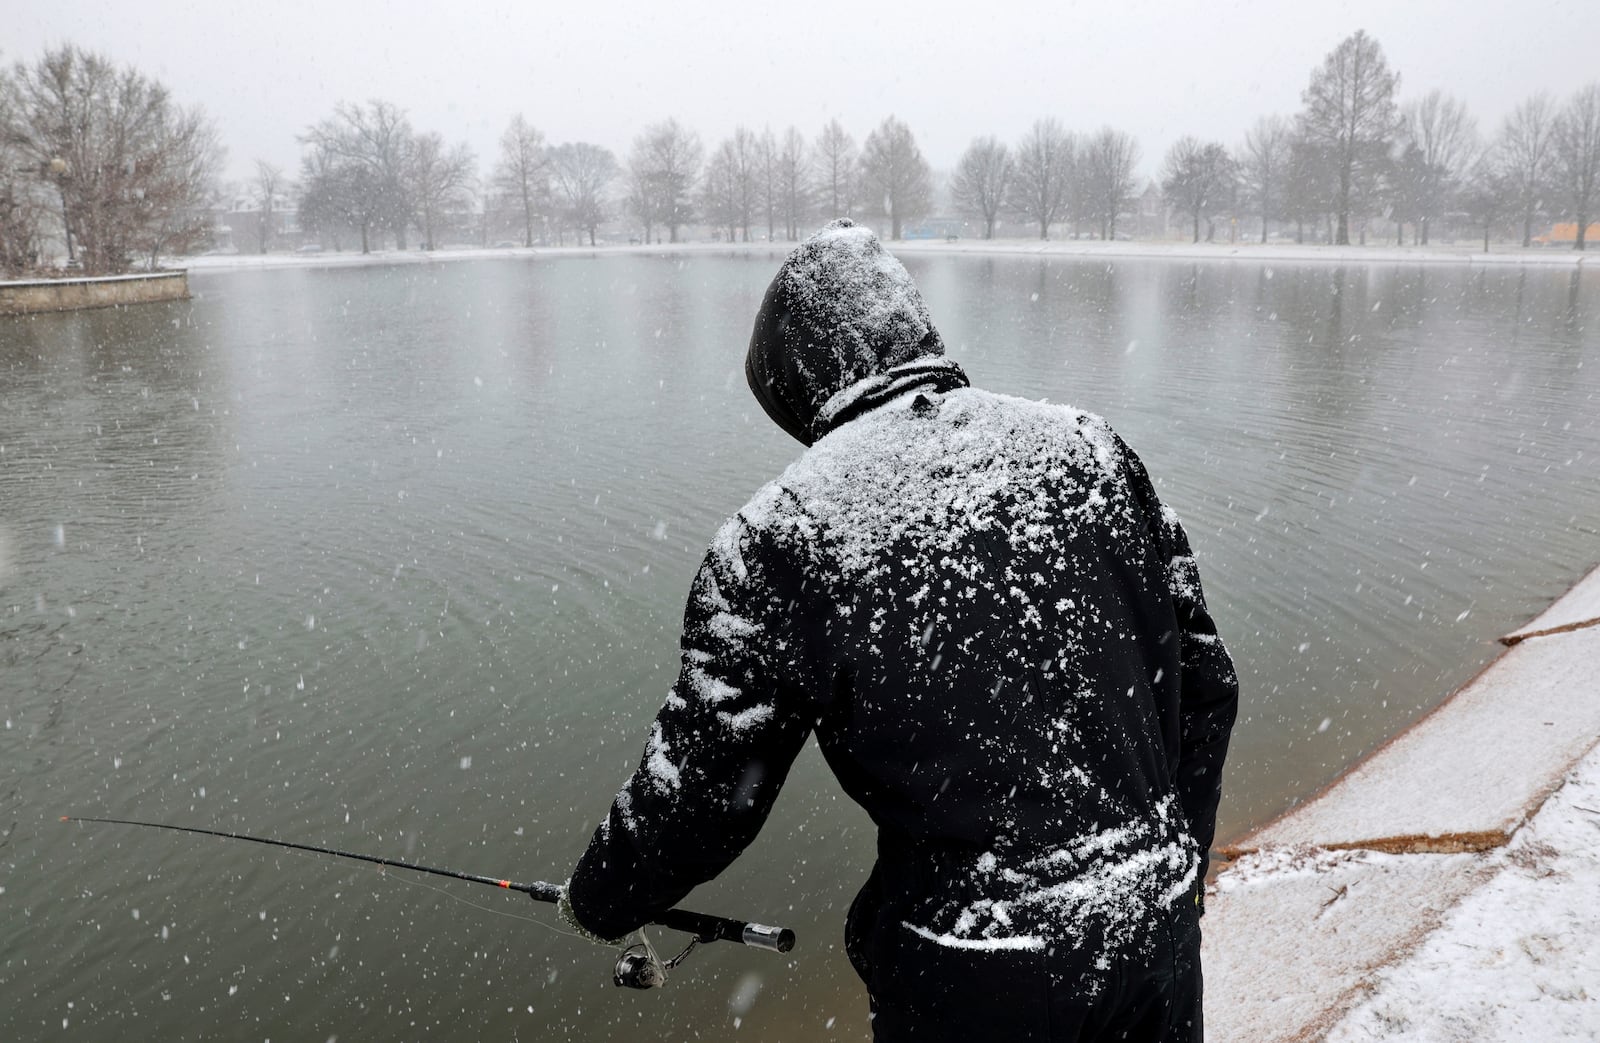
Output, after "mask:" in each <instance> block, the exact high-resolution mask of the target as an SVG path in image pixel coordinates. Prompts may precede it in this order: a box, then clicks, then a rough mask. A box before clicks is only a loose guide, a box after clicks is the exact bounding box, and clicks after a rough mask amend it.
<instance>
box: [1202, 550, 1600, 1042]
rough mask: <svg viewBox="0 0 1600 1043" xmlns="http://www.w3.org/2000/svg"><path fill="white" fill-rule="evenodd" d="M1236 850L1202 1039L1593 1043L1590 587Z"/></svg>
mask: <svg viewBox="0 0 1600 1043" xmlns="http://www.w3.org/2000/svg"><path fill="white" fill-rule="evenodd" d="M1505 640H1506V642H1507V644H1509V645H1511V648H1510V650H1509V651H1508V652H1506V653H1505V655H1503V656H1502V657H1501V658H1500V659H1498V660H1496V661H1495V662H1494V663H1492V664H1490V666H1489V667H1487V668H1486V669H1485V670H1484V671H1483V673H1481V674H1480V675H1479V676H1478V677H1477V678H1475V679H1474V680H1473V681H1472V682H1471V683H1469V684H1468V685H1467V686H1465V687H1464V688H1463V689H1461V690H1460V691H1458V692H1457V693H1455V694H1454V695H1453V696H1451V698H1450V699H1448V700H1446V702H1445V703H1444V704H1442V705H1441V706H1440V707H1439V708H1438V709H1437V710H1435V711H1434V712H1433V713H1431V714H1429V715H1428V716H1427V717H1425V718H1423V719H1422V720H1421V721H1420V722H1418V723H1417V724H1416V725H1415V726H1413V727H1412V728H1411V729H1409V730H1408V731H1406V732H1403V733H1402V734H1400V735H1398V736H1396V737H1395V738H1394V739H1393V740H1391V741H1390V742H1389V743H1387V744H1386V745H1384V746H1383V747H1382V748H1380V749H1379V750H1378V751H1376V752H1375V753H1374V754H1373V755H1372V756H1371V757H1369V758H1368V759H1366V760H1365V761H1363V762H1362V763H1360V764H1358V765H1356V766H1355V767H1354V768H1352V769H1351V770H1350V771H1349V772H1348V773H1347V774H1346V775H1345V776H1344V777H1342V778H1341V779H1340V780H1338V781H1337V782H1335V783H1334V784H1333V785H1332V786H1330V787H1329V788H1328V789H1327V790H1326V791H1324V792H1323V793H1321V794H1319V795H1318V796H1317V797H1315V798H1313V799H1312V800H1310V801H1308V802H1307V803H1306V804H1304V805H1302V806H1300V807H1298V808H1295V809H1293V810H1292V811H1290V812H1289V813H1287V814H1286V815H1284V816H1283V817H1282V818H1280V819H1278V820H1277V821H1274V822H1271V823H1268V824H1267V825H1266V826H1263V827H1262V828H1260V829H1258V830H1256V831H1255V832H1253V833H1252V834H1251V835H1249V836H1247V837H1246V838H1244V839H1243V840H1242V841H1240V842H1239V843H1238V844H1236V845H1234V846H1233V847H1232V849H1231V851H1232V853H1234V854H1237V855H1238V856H1239V857H1238V858H1237V860H1236V861H1235V862H1234V863H1233V864H1232V865H1230V866H1229V867H1228V868H1227V869H1225V870H1223V871H1222V873H1221V874H1219V876H1218V878H1217V881H1216V884H1215V887H1214V890H1213V898H1212V900H1211V901H1209V902H1208V906H1209V908H1210V912H1209V913H1208V915H1207V917H1206V934H1205V960H1206V976H1207V981H1206V991H1207V996H1208V999H1209V1000H1210V1001H1211V1002H1210V1003H1209V1004H1208V1021H1209V1031H1208V1035H1209V1036H1210V1038H1212V1039H1219V1040H1221V1039H1229V1040H1231V1039H1251V1040H1263V1041H1265V1040H1285V1041H1287V1040H1304V1039H1336V1040H1340V1041H1343V1043H1351V1041H1357V1040H1380V1039H1430V1040H1463V1041H1465V1040H1506V1041H1510V1040H1524V1039H1538V1040H1579V1039H1583V1040H1592V1039H1596V1038H1600V950H1597V949H1596V948H1595V947H1594V945H1593V944H1592V941H1593V939H1594V938H1595V937H1596V936H1600V906H1597V905H1596V903H1595V900H1594V899H1595V895H1597V894H1600V700H1597V699H1596V696H1597V694H1600V689H1597V686H1596V682H1595V680H1594V678H1595V677H1597V676H1600V569H1596V570H1594V571H1593V572H1591V573H1590V574H1589V575H1588V576H1587V577H1586V578H1584V579H1583V580H1582V581H1581V582H1580V583H1579V584H1578V585H1577V586H1575V587H1574V588H1573V590H1572V591H1570V592H1569V593H1568V594H1567V595H1566V596H1564V597H1563V598H1561V599H1560V600H1559V601H1557V602H1556V603H1555V605H1553V606H1552V607H1551V608H1550V609H1549V610H1547V611H1546V612H1545V613H1543V614H1542V615H1541V616H1540V617H1539V618H1538V619H1536V620H1534V621H1533V622H1531V623H1530V624H1528V625H1527V626H1526V627H1524V628H1522V629H1520V630H1519V631H1517V632H1516V633H1514V634H1512V635H1509V636H1508V638H1507V639H1505Z"/></svg>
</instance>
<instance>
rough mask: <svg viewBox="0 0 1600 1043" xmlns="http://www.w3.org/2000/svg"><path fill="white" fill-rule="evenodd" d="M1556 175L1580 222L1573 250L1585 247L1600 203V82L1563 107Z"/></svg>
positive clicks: (1573, 212) (1558, 129)
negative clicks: (1592, 219) (1591, 223)
mask: <svg viewBox="0 0 1600 1043" xmlns="http://www.w3.org/2000/svg"><path fill="white" fill-rule="evenodd" d="M1555 176H1556V181H1557V183H1558V185H1559V186H1560V188H1561V190H1562V192H1563V193H1564V194H1565V195H1566V197H1567V200H1568V202H1567V206H1568V208H1569V209H1568V213H1570V214H1571V215H1572V216H1573V217H1574V218H1576V220H1577V222H1578V238H1577V241H1576V242H1575V243H1574V244H1573V249H1575V250H1582V249H1584V247H1585V240H1586V238H1587V235H1588V230H1589V219H1590V218H1591V217H1593V216H1594V214H1595V210H1596V208H1597V206H1600V81H1597V82H1595V83H1591V84H1589V85H1588V86H1587V87H1584V88H1582V89H1581V90H1579V91H1578V93H1576V94H1574V95H1573V96H1572V97H1571V99H1569V100H1568V102H1567V104H1566V107H1565V108H1563V109H1562V110H1561V117H1560V119H1559V120H1557V121H1556V131H1555Z"/></svg>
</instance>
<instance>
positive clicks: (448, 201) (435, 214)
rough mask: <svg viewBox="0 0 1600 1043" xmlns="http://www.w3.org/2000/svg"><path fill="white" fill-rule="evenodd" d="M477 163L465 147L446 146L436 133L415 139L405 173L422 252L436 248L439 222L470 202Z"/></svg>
mask: <svg viewBox="0 0 1600 1043" xmlns="http://www.w3.org/2000/svg"><path fill="white" fill-rule="evenodd" d="M477 166H478V160H477V157H475V156H474V155H473V154H472V149H470V148H468V147H467V146H466V145H464V144H460V145H456V146H454V147H453V148H449V147H446V146H445V143H444V138H443V137H441V136H440V135H439V134H438V132H436V131H429V132H427V133H426V134H420V135H418V136H417V139H416V141H415V143H414V144H413V147H412V149H411V162H410V165H409V168H408V170H407V182H408V184H407V192H406V195H407V197H408V198H409V199H410V200H411V202H412V205H413V206H415V207H416V223H417V227H418V228H419V229H420V230H421V232H422V248H423V249H424V250H432V249H434V248H435V246H436V243H435V242H434V231H435V230H436V229H437V227H438V223H439V219H440V218H441V217H442V216H443V215H444V214H446V213H448V212H449V211H451V210H459V209H464V208H465V207H466V206H467V205H468V204H469V202H470V199H471V193H472V189H473V183H474V182H475V181H476V180H477Z"/></svg>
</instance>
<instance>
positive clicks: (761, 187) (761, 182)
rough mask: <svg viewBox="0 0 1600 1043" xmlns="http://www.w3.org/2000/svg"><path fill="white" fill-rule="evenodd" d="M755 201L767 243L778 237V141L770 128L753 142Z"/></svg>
mask: <svg viewBox="0 0 1600 1043" xmlns="http://www.w3.org/2000/svg"><path fill="white" fill-rule="evenodd" d="M755 150H756V154H755V181H756V200H757V202H758V203H759V205H760V207H761V210H762V212H763V213H765V214H766V217H767V242H769V243H770V242H772V241H773V240H774V239H776V238H777V237H778V139H777V138H775V137H773V136H772V128H771V127H768V128H766V129H765V130H763V131H762V132H761V135H760V136H759V137H757V138H756V142H755Z"/></svg>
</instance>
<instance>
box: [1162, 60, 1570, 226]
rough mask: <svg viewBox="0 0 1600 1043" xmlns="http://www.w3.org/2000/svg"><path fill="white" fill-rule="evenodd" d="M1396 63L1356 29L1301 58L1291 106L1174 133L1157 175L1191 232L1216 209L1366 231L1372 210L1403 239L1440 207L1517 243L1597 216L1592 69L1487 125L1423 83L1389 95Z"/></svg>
mask: <svg viewBox="0 0 1600 1043" xmlns="http://www.w3.org/2000/svg"><path fill="white" fill-rule="evenodd" d="M1399 82H1400V76H1399V74H1398V73H1397V72H1395V71H1393V70H1392V69H1391V68H1390V67H1389V63H1388V61H1387V59H1386V58H1385V56H1384V53H1383V48H1382V47H1381V46H1380V45H1379V44H1378V41H1377V40H1375V39H1373V38H1372V37H1370V36H1368V35H1367V34H1366V33H1364V32H1356V33H1353V34H1352V35H1350V36H1349V37H1347V38H1346V39H1345V40H1343V41H1342V42H1341V43H1340V44H1339V45H1338V46H1337V47H1336V48H1334V50H1333V51H1332V52H1330V53H1329V54H1328V56H1327V57H1326V58H1325V59H1324V60H1323V62H1322V64H1321V65H1320V66H1318V67H1317V68H1316V69H1314V70H1312V73H1311V78H1310V82H1309V83H1308V85H1307V87H1306V89H1305V91H1304V93H1303V94H1302V95H1301V102H1302V105H1303V107H1302V109H1301V110H1300V112H1298V113H1297V114H1295V115H1294V116H1293V117H1292V118H1290V117H1284V116H1265V117H1262V118H1261V119H1259V120H1257V121H1256V123H1255V125H1254V126H1253V127H1251V129H1250V130H1249V131H1248V132H1247V133H1246V134H1245V136H1244V140H1243V142H1242V143H1241V144H1240V145H1238V146H1237V147H1235V148H1234V149H1231V150H1230V149H1228V148H1227V147H1226V146H1224V145H1223V144H1222V143H1220V142H1216V141H1200V140H1198V139H1196V138H1192V137H1185V138H1181V139H1179V140H1178V141H1177V142H1175V143H1174V144H1173V146H1172V148H1171V149H1169V150H1168V152H1167V155H1166V157H1165V160H1164V162H1163V164H1162V168H1161V187H1162V190H1163V192H1164V193H1165V194H1166V196H1167V199H1168V202H1169V204H1170V205H1171V206H1172V209H1173V210H1174V211H1175V212H1178V213H1181V214H1184V215H1185V216H1186V217H1187V218H1188V219H1189V220H1190V221H1191V222H1192V230H1193V238H1194V241H1195V242H1199V241H1200V232H1201V225H1202V224H1204V225H1205V226H1206V237H1207V238H1208V239H1210V238H1212V237H1213V236H1214V234H1215V223H1216V221H1217V219H1218V218H1220V217H1238V216H1242V215H1249V216H1250V217H1251V218H1253V219H1255V220H1259V222H1260V226H1261V238H1262V241H1263V242H1265V241H1266V236H1267V229H1268V226H1269V224H1270V223H1272V222H1279V223H1282V224H1292V225H1294V226H1295V229H1296V239H1297V240H1299V241H1304V238H1305V232H1306V228H1307V226H1308V225H1317V224H1320V223H1326V225H1327V227H1328V233H1327V239H1328V241H1330V242H1333V243H1337V244H1341V245H1342V244H1347V243H1349V242H1350V237H1351V234H1352V225H1359V228H1358V230H1357V231H1356V234H1357V236H1358V237H1359V238H1360V239H1361V241H1363V242H1365V241H1366V221H1367V220H1368V219H1370V218H1374V217H1377V218H1381V219H1382V220H1383V221H1385V222H1387V223H1389V224H1392V225H1393V227H1394V234H1395V239H1396V241H1397V242H1398V243H1399V244H1400V245H1404V244H1405V231H1406V227H1407V226H1408V225H1409V226H1410V227H1411V228H1412V230H1413V231H1412V234H1413V237H1414V242H1416V243H1417V244H1419V245H1426V244H1427V243H1428V242H1429V237H1430V235H1431V233H1432V229H1433V227H1434V226H1435V224H1436V223H1437V222H1439V221H1440V220H1442V219H1444V218H1446V217H1453V218H1455V219H1457V220H1465V221H1468V222H1470V223H1471V224H1472V225H1474V226H1475V227H1477V228H1479V229H1481V230H1482V232H1483V238H1484V249H1485V250H1487V249H1488V248H1489V246H1488V244H1489V238H1490V234H1491V232H1492V230H1493V229H1494V227H1495V226H1497V225H1501V224H1508V223H1509V224H1514V225H1515V226H1517V227H1518V229H1519V231H1520V234H1521V240H1522V245H1523V246H1528V245H1530V244H1531V243H1532V241H1533V233H1534V228H1535V225H1536V222H1538V221H1539V220H1540V219H1541V218H1544V219H1548V220H1559V219H1566V220H1568V221H1571V222H1573V223H1574V229H1573V232H1574V239H1575V241H1574V246H1575V247H1576V248H1577V249H1579V250H1582V249H1584V247H1585V241H1586V238H1587V236H1586V233H1587V229H1588V226H1589V224H1590V223H1591V221H1593V220H1595V219H1596V218H1597V217H1600V213H1597V210H1600V81H1596V82H1594V83H1591V84H1589V85H1587V86H1586V87H1583V88H1582V89H1580V90H1578V91H1577V92H1576V93H1575V94H1573V95H1572V96H1571V97H1570V98H1568V99H1566V100H1565V102H1564V103H1557V102H1556V101H1555V100H1554V99H1552V98H1551V97H1550V95H1549V94H1548V93H1545V92H1540V93H1537V94H1534V95H1532V96H1531V97H1529V98H1527V99H1525V100H1524V101H1523V102H1522V103H1521V104H1519V105H1518V106H1517V107H1516V108H1515V109H1514V110H1512V112H1511V113H1510V114H1509V115H1508V116H1506V117H1505V119H1504V120H1503V121H1502V123H1501V124H1500V126H1499V127H1498V128H1497V129H1495V130H1494V132H1493V133H1492V134H1489V135H1487V136H1485V135H1484V134H1482V133H1481V132H1480V131H1479V128H1478V124H1477V121H1476V120H1475V119H1474V118H1473V117H1472V116H1471V114H1470V113H1469V112H1468V111H1467V107H1466V105H1465V104H1463V103H1462V102H1461V101H1460V100H1458V99H1456V98H1454V97H1452V96H1451V95H1449V94H1447V93H1445V92H1444V91H1442V90H1439V89H1434V90H1430V91H1428V92H1427V93H1425V94H1423V95H1422V96H1420V97H1418V98H1415V99H1412V100H1410V101H1407V102H1405V103H1404V104H1401V103H1400V102H1399V99H1398V96H1397V95H1398V89H1399Z"/></svg>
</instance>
